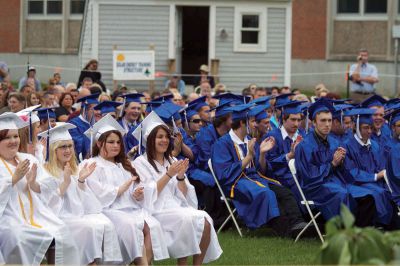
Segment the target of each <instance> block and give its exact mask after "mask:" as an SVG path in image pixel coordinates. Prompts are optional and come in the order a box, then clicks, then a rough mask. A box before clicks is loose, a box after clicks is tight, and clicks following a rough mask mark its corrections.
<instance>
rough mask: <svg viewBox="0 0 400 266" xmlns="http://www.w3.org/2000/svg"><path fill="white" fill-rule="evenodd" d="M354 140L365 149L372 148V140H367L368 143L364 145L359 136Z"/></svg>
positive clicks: (355, 136)
mask: <svg viewBox="0 0 400 266" xmlns="http://www.w3.org/2000/svg"><path fill="white" fill-rule="evenodd" d="M354 138H355V139H356V140H357V142H358V144H360V145H361V146H363V147H369V146H371V140H370V139H368V140H367V143H364V142H363V141H362V140H361V139H360V138H359V137H358V136H357V134H354Z"/></svg>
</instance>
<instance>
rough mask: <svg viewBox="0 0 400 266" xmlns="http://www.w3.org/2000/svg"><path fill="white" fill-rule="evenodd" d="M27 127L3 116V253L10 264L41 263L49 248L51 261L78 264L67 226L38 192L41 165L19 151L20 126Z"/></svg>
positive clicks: (0, 243) (11, 116)
mask: <svg viewBox="0 0 400 266" xmlns="http://www.w3.org/2000/svg"><path fill="white" fill-rule="evenodd" d="M24 126H26V124H25V123H24V122H23V121H22V120H21V119H20V118H19V117H18V116H17V115H16V114H14V113H4V114H2V115H0V236H1V237H0V252H1V253H2V254H3V256H4V260H5V262H6V263H7V264H27V265H28V264H29V265H39V264H41V261H42V260H43V258H44V256H45V254H46V251H48V250H49V252H48V257H47V261H48V262H49V263H56V264H60V265H61V264H65V265H67V264H70V265H75V264H79V253H78V250H77V247H76V244H75V241H74V240H73V239H72V236H71V234H70V232H69V230H68V228H67V227H66V226H65V224H64V223H63V222H62V221H61V220H60V219H58V218H57V217H56V216H55V215H54V213H53V212H52V211H51V210H50V209H49V208H47V207H46V206H45V205H44V204H43V203H42V201H41V200H40V198H39V196H38V193H37V192H36V191H39V192H40V186H39V184H38V183H37V182H36V179H40V178H41V177H42V175H43V173H44V170H43V169H42V166H41V165H40V164H39V162H38V161H37V160H36V158H35V157H34V156H33V155H30V154H27V153H20V152H18V147H19V143H20V139H19V136H18V129H19V128H22V127H24ZM50 247H51V248H50Z"/></svg>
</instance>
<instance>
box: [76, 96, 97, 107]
mask: <svg viewBox="0 0 400 266" xmlns="http://www.w3.org/2000/svg"><path fill="white" fill-rule="evenodd" d="M99 95H100V94H99V93H95V94H90V95H88V96H85V97H82V98H80V99H78V100H77V102H78V103H82V106H84V105H87V104H98V103H99V101H98V98H99Z"/></svg>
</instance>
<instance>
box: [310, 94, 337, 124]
mask: <svg viewBox="0 0 400 266" xmlns="http://www.w3.org/2000/svg"><path fill="white" fill-rule="evenodd" d="M323 111H324V112H330V113H332V114H333V113H334V112H335V109H334V108H333V105H332V103H331V102H330V101H328V100H326V99H324V98H320V99H318V100H317V101H315V102H314V103H313V104H312V105H310V107H309V108H308V117H309V118H310V120H314V119H315V116H316V115H317V114H318V113H319V112H323Z"/></svg>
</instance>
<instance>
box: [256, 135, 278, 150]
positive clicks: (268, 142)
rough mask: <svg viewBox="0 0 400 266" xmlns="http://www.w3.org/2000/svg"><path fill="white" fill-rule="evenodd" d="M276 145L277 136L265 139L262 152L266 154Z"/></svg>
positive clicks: (261, 146) (262, 143)
mask: <svg viewBox="0 0 400 266" xmlns="http://www.w3.org/2000/svg"><path fill="white" fill-rule="evenodd" d="M274 146H275V138H274V137H268V138H266V139H264V140H263V141H262V142H261V144H260V153H262V154H264V153H266V152H268V151H269V150H271V149H272V148H273V147H274Z"/></svg>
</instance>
